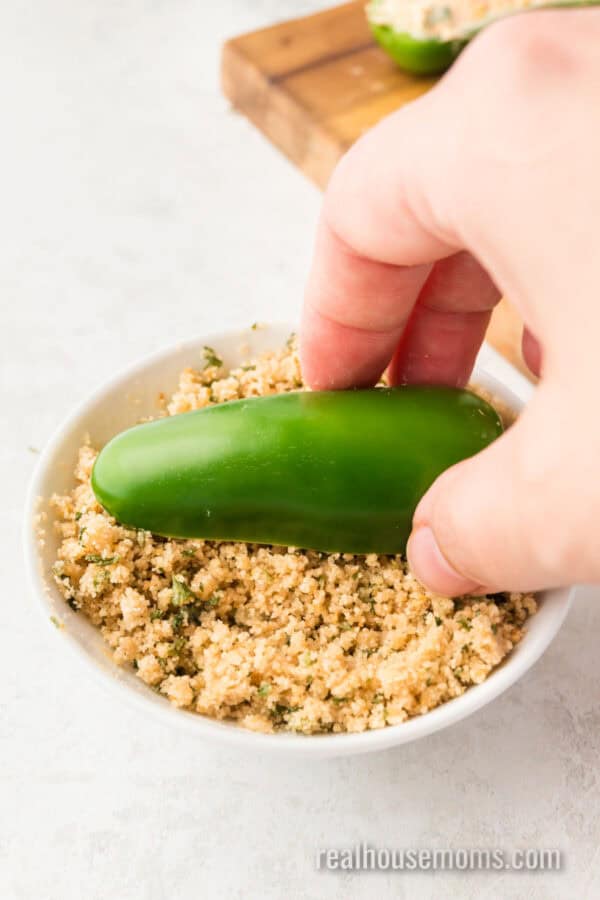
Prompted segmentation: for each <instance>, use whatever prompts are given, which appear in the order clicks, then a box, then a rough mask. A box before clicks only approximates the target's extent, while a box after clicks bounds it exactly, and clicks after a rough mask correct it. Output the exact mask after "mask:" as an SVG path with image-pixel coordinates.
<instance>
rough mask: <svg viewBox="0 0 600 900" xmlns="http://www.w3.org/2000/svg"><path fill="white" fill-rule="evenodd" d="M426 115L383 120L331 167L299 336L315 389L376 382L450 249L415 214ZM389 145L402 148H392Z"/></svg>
mask: <svg viewBox="0 0 600 900" xmlns="http://www.w3.org/2000/svg"><path fill="white" fill-rule="evenodd" d="M423 117H424V113H423V111H422V110H421V111H419V109H418V108H417V107H416V106H415V107H414V108H406V109H405V110H402V111H401V114H398V116H394V117H391V118H390V119H388V120H385V121H384V122H382V123H381V124H380V125H379V126H377V127H376V128H375V129H373V130H372V131H371V132H369V133H368V135H366V136H365V138H363V139H362V140H361V141H359V142H358V144H356V145H355V146H354V147H353V148H352V150H350V152H349V153H348V154H347V155H346V157H345V158H344V159H343V160H342V162H341V163H340V165H339V166H338V168H337V169H336V172H335V173H334V176H333V178H332V181H331V183H330V186H329V188H328V191H327V194H326V198H325V204H324V209H323V215H322V219H321V223H320V227H319V231H318V236H317V242H316V247H315V253H314V260H313V266H312V271H311V274H310V277H309V281H308V285H307V290H306V297H305V307H304V313H303V321H302V327H301V333H300V338H301V341H300V351H301V357H302V364H303V370H304V374H305V377H306V379H307V381H308V383H309V384H310V385H311V386H312V387H315V388H324V387H329V388H345V387H350V386H356V385H368V384H373V383H374V382H375V381H376V380H377V379H378V378H379V376H380V375H381V373H382V372H383V370H384V369H385V368H386V366H387V365H388V363H389V361H390V359H391V357H392V354H393V352H394V350H395V348H396V346H397V344H398V342H399V340H400V338H401V336H402V334H403V332H404V329H405V327H406V324H407V322H408V320H409V318H410V315H411V312H412V310H413V308H414V305H415V303H416V302H417V299H418V297H419V294H420V291H421V288H422V287H423V285H424V284H425V281H426V280H427V278H428V276H429V273H430V270H431V263H432V262H433V261H435V260H437V259H441V258H443V257H446V256H449V255H450V254H452V253H453V252H454V250H455V247H454V246H453V245H452V244H451V242H449V240H448V239H447V238H446V237H445V236H444V235H443V234H442V233H441V232H438V231H437V230H436V228H435V227H434V225H433V224H428V225H423V224H422V221H421V217H420V215H417V214H416V212H415V209H416V207H418V206H419V205H420V200H419V199H418V197H417V193H418V192H416V191H415V187H416V185H417V184H418V183H419V181H420V177H419V171H420V170H421V168H422V166H423V147H422V144H423V142H425V143H427V140H426V138H427V136H426V134H425V133H424V128H425V126H424V124H423V121H422V120H423ZM405 132H406V133H405ZM411 135H412V139H410V136H411ZM393 146H395V147H401V148H402V152H401V153H400V154H397V153H391V152H390V149H389V148H390V147H393ZM429 153H430V155H431V148H429ZM432 165H434V163H433V162H432Z"/></svg>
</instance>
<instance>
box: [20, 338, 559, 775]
mask: <svg viewBox="0 0 600 900" xmlns="http://www.w3.org/2000/svg"><path fill="white" fill-rule="evenodd" d="M264 329H268V330H270V332H271V333H273V332H275V333H279V332H281V333H282V334H284V333H287V334H289V333H290V332H291V331H293V330H294V327H293V326H290V325H289V324H288V323H284V322H269V323H268V324H266V325H263V324H262V323H261V330H264ZM243 335H244V336H246V335H247V330H246V329H243V328H229V329H223V330H221V331H218V332H211V333H209V334H206V335H201V336H199V337H195V338H191V339H187V340H185V341H178V342H177V343H173V344H169V345H167V346H165V347H162V348H160V349H159V350H156V351H154V352H152V353H150V354H147V355H145V356H143V357H141V358H139V359H138V360H136V361H135V362H133V363H131V364H129V365H128V366H126V367H124V368H123V369H121V370H119V371H117V372H116V373H115V374H114V375H112V376H111V377H110V378H109V379H108V380H107V381H104V382H102V383H101V384H100V385H99V386H98V387H97V388H96V389H94V390H92V392H91V393H90V394H88V396H87V397H86V398H84V399H83V400H81V401H80V402H79V403H78V404H77V405H76V406H75V407H74V409H73V410H72V411H71V412H70V413H69V414H68V415H67V416H66V417H65V418H64V419H63V421H62V422H61V423H60V424H59V425H58V427H57V428H56V429H55V430H54V432H53V433H52V435H51V437H50V438H49V440H48V441H47V443H46V445H45V447H44V449H43V450H42V452H41V454H40V456H39V458H38V460H37V464H36V466H35V469H34V471H33V473H32V476H31V479H30V482H29V486H28V490H27V496H26V500H25V506H24V519H23V526H22V538H23V550H24V557H25V567H26V570H27V573H28V581H29V585H30V589H31V593H32V594H33V596H34V597H35V600H36V604H35V605H36V608H37V610H38V612H39V613H40V614H41V615H42V617H43V618H44V620H45V622H46V626H47V627H48V628H52V630H53V633H54V634H55V635H56V634H58V635H59V636H60V637H63V638H66V644H67V645H68V647H69V649H70V651H71V652H72V653H73V654H74V655H75V656H76V657H78V658H79V659H80V660H81V661H82V662H83V663H84V668H85V670H86V671H87V673H88V675H89V676H90V677H95V680H96V682H97V683H98V684H99V685H100V686H101V687H102V688H103V689H104V690H105V691H106V692H108V693H110V694H111V695H112V696H113V697H119V698H121V699H123V700H125V702H128V703H129V704H130V705H133V706H134V707H137V708H138V709H139V710H140V711H141V712H145V713H149V714H150V715H151V716H153V717H154V719H155V720H158V721H162V723H163V724H164V725H165V726H170V725H172V726H175V727H177V728H179V729H182V730H183V731H185V732H187V733H188V734H190V735H192V736H194V737H196V738H200V739H206V740H216V741H219V742H221V743H226V744H229V745H233V746H238V747H244V748H246V749H249V748H251V749H254V750H258V751H261V752H275V753H279V754H281V753H283V754H285V755H288V756H300V757H310V756H312V757H315V758H326V757H336V756H345V755H351V754H358V753H366V752H375V751H379V750H384V749H388V748H390V747H392V746H396V745H400V744H405V743H411V742H412V741H415V740H419V739H420V738H423V737H426V736H428V735H430V734H433V733H434V732H436V731H440V730H442V729H444V728H446V727H448V726H450V725H453V724H455V723H457V722H459V721H461V720H462V719H464V718H466V717H467V716H470V715H471V714H472V713H474V712H476V711H477V710H478V709H481V708H482V707H483V706H486V705H487V704H488V703H490V702H491V701H492V700H494V699H496V698H497V697H498V696H500V694H502V693H504V691H505V690H507V689H508V688H509V687H510V686H511V685H513V684H514V683H516V682H517V681H518V680H519V679H520V678H521V677H522V676H523V675H524V674H525V672H527V671H528V669H530V668H531V667H532V666H533V665H534V664H535V663H536V662H537V661H538V659H539V658H540V657H541V656H542V654H543V653H544V652H545V650H546V649H547V648H548V646H549V645H550V644H551V642H552V641H553V639H554V638H555V636H556V634H557V633H558V631H559V630H560V628H561V627H562V625H563V623H564V620H565V618H566V616H567V614H568V612H569V609H570V607H571V604H572V600H573V595H574V592H575V586H570V587H566V588H559V589H556V590H554V591H548V592H541V593H542V594H544V595H545V597H544V604H547V603H550V604H551V605H552V607H553V609H552V610H551V616H550V618H549V621H548V622H546V623H545V628H544V629H543V631H542V632H540V633H536V634H535V635H532V634H531V633H529V635H528V637H529V641H528V644H527V647H526V648H524V649H523V651H522V652H521V654H520V655H514V656H513V654H512V653H511V654H509V656H508V657H507V658H506V660H505V661H503V662H502V663H501V664H500V666H498V667H497V668H496V669H494V670H493V671H492V672H491V673H490V675H489V676H488V678H487V679H486V680H485V681H483V682H482V683H481V684H479V685H474V686H472V687H470V688H469V689H468V690H467V691H465V693H464V694H461V695H460V696H459V697H456V698H454V699H452V700H449V701H447V702H446V703H443V704H441V705H440V706H438V707H436V708H435V709H433V710H431V711H429V712H427V713H424V714H422V715H420V716H415V717H413V718H411V719H408V720H407V721H406V722H402V723H400V724H398V725H388V726H386V727H385V728H381V729H373V730H368V731H364V732H359V733H348V732H343V733H339V734H323V735H301V734H290V733H287V732H284V733H282V732H276V733H268V734H265V733H262V732H255V731H251V730H250V729H245V728H242V727H241V726H239V725H237V724H235V723H231V722H226V721H224V722H223V721H218V720H215V719H212V718H209V717H207V716H203V715H200V714H198V713H193V712H190V711H186V710H182V709H178V708H176V707H174V706H173V705H172V704H171V703H170V702H169V701H168V700H167V699H166V698H163V697H157V695H156V694H155V693H154V692H153V691H151V690H150V688H148V687H147V686H146V685H144V686H143V690H142V691H140V692H137V691H134V690H132V689H131V687H130V685H129V684H128V683H127V681H126V680H125V678H124V677H123V670H122V669H121V668H120V667H119V666H118V665H117V664H116V663H114V662H113V661H112V660H110V664H109V666H106V667H105V666H101V665H99V663H98V661H97V660H96V659H94V658H93V656H92V655H91V653H90V652H89V651H88V650H87V649H86V647H85V646H84V644H83V642H82V641H81V639H80V638H78V637H77V636H76V635H75V634H74V633H73V632H72V631H71V630H70V629H68V628H64V627H61V628H60V629H56V628H55V627H54V626H53V625H52V624H51V617H50V615H49V614H50V613H52V612H53V611H54V610H53V606H52V605H51V597H50V593H51V584H50V582H49V579H48V578H47V572H46V573H45V572H44V567H43V561H42V558H41V554H40V552H39V544H38V535H37V531H36V528H35V525H34V523H35V518H36V514H37V512H38V505H39V499H40V496H41V484H42V481H43V480H44V477H45V475H46V473H47V471H48V469H49V466H50V463H51V461H52V459H53V457H54V456H55V454H56V452H57V451H58V450H59V448H60V446H61V444H62V442H63V440H64V439H65V436H66V435H68V433H69V432H70V431H71V430H72V429H73V428H74V427H76V426H77V423H78V422H79V420H80V419H81V418H82V417H84V416H85V415H86V413H87V412H88V411H89V410H90V408H92V407H93V406H94V405H96V404H97V403H100V402H101V401H102V400H103V399H105V398H106V397H107V396H109V395H111V394H112V393H114V391H115V390H116V389H118V388H119V387H120V386H123V385H124V384H126V383H127V382H130V381H131V380H132V379H134V378H136V377H139V376H140V375H143V374H144V373H145V372H147V371H148V370H149V369H151V368H152V367H154V366H156V365H158V364H160V363H163V362H165V361H167V360H168V359H169V358H170V357H173V356H175V355H176V354H181V353H185V352H186V351H189V352H190V356H192V357H193V353H194V352H195V351H197V350H198V347H201V346H204V345H206V344H208V345H210V346H218V344H219V342H220V341H230V340H232V339H233V338H237V339H239V338H240V336H243ZM485 354H486V355H487V356H488V359H489V360H491V361H492V362H493V367H494V368H496V369H498V370H499V372H500V375H499V376H496V375H493V374H490V373H489V372H486V371H485V369H486V364H485V363H484V365H483V373H484V374H485V377H487V378H488V379H491V380H492V381H494V382H496V383H497V384H498V385H499V386H500V387H501V388H502V391H503V392H504V394H510V395H511V396H512V397H513V400H514V401H515V403H516V405H522V401H523V397H522V395H523V393H525V394H526V393H529V391H530V390H531V385H530V384H529V382H528V381H527V380H526V379H525V378H524V376H522V375H521V374H520V373H519V372H517V370H516V369H515V368H514V367H513V366H512V365H511V364H510V363H509V362H507V361H506V360H505V359H504V357H502V356H500V355H499V354H498V353H496V351H495V350H493V348H491V347H489V346H487V345H486V346H485ZM488 366H489V363H488ZM507 376H510V378H511V380H512V381H513V382H516V383H517V389H518V393H517V394H515V393H514V391H513V390H512V388H511V387H509V386H507V385H506V384H504V381H503V378H504V377H507ZM61 600H62V598H61ZM62 602H64V601H62ZM538 614H539V613H536V615H538ZM107 654H108V650H107Z"/></svg>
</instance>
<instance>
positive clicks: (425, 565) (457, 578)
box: [406, 525, 479, 597]
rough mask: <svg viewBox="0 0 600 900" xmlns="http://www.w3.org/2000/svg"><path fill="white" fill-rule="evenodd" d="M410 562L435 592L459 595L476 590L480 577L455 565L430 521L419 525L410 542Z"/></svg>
mask: <svg viewBox="0 0 600 900" xmlns="http://www.w3.org/2000/svg"><path fill="white" fill-rule="evenodd" d="M406 555H407V558H408V564H409V566H410V568H411V570H412V572H413V575H415V576H416V577H417V578H418V579H419V581H420V582H421V583H422V584H424V585H425V587H426V588H428V589H429V590H430V591H433V593H435V594H442V595H443V596H445V597H458V596H460V595H461V594H469V593H471V592H472V591H475V590H476V589H477V588H478V587H479V585H478V584H477V582H476V581H471V580H470V579H469V578H465V576H464V575H461V574H460V572H457V571H456V570H455V569H453V568H452V566H451V565H450V563H449V562H448V560H447V559H446V557H445V556H444V554H443V553H442V551H441V550H440V548H439V546H438V543H437V541H436V539H435V536H434V534H433V531H432V530H431V528H429V526H428V525H421V526H419V527H418V528H416V529H415V530H414V531H413V532H412V534H411V536H410V537H409V539H408V544H407V545H406Z"/></svg>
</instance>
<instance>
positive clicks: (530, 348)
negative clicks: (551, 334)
mask: <svg viewBox="0 0 600 900" xmlns="http://www.w3.org/2000/svg"><path fill="white" fill-rule="evenodd" d="M521 352H522V354H523V359H524V360H525V363H526V364H527V367H528V369H529V371H530V372H531V373H532V374H533V375H536V376H537V377H538V378H539V377H540V375H541V373H542V348H541V347H540V343H539V341H538V340H537V338H535V337H534V336H533V334H532V333H531V331H529V329H528V328H524V329H523V338H522V340H521Z"/></svg>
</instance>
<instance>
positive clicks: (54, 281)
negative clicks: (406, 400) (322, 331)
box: [0, 0, 600, 900]
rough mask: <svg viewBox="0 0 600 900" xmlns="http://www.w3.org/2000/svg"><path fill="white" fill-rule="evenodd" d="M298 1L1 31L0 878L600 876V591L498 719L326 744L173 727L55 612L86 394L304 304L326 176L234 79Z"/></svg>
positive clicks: (159, 893) (3, 886) (486, 889)
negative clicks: (71, 452)
mask: <svg viewBox="0 0 600 900" xmlns="http://www.w3.org/2000/svg"><path fill="white" fill-rule="evenodd" d="M320 5H323V4H322V3H321V4H320V3H317V2H311V0H304V2H300V0H298V2H292V0H254V2H251V0H219V2H215V3H214V7H216V9H213V8H212V6H213V4H209V3H205V2H202V0H121V2H117V0H53V2H51V0H37V2H25V0H21V2H19V3H8V2H7V3H4V4H3V5H2V6H3V9H2V13H1V24H0V112H1V118H0V123H1V125H0V127H1V129H2V130H1V139H0V140H1V143H0V161H1V166H0V227H1V234H0V239H1V240H0V308H1V310H2V312H1V316H2V328H1V330H0V350H1V359H0V378H1V382H0V384H1V392H2V393H1V399H2V402H1V404H0V462H1V465H0V479H1V480H2V502H1V503H0V523H1V524H0V528H1V531H2V543H1V545H0V554H1V556H0V580H1V581H0V584H1V589H0V608H1V619H0V621H1V628H2V641H1V652H0V675H1V678H0V792H1V796H0V897H1V898H2V900H17V898H19V900H21V898H24V900H71V898H73V900H79V898H85V900H96V898H102V900H104V898H111V900H130V898H132V900H133V898H135V900H138V898H139V900H163V898H178V900H188V898H189V900H192V898H194V900H196V898H200V897H211V898H212V897H215V898H238V897H239V898H254V897H256V898H267V900H268V898H281V897H286V898H288V900H295V898H305V897H310V898H313V897H319V898H320V897H324V898H340V900H342V898H344V900H345V898H347V897H357V898H363V897H365V898H366V897H371V896H373V895H375V894H378V895H379V896H381V897H398V898H403V897H407V898H440V897H444V898H453V897H460V898H471V897H472V898H475V897H477V898H494V900H496V898H499V897H502V898H512V897H514V898H522V897H532V898H540V900H541V898H554V897H557V898H565V900H571V898H574V897H578V898H579V897H582V898H584V897H585V898H588V897H590V898H591V897H594V896H596V897H597V896H600V850H599V849H598V844H599V836H600V834H599V833H600V812H599V799H600V789H599V786H598V782H597V774H598V757H599V754H598V743H599V738H600V707H599V697H600V690H599V689H600V661H599V655H598V652H597V646H598V635H599V633H600V605H599V603H598V600H599V597H598V593H597V592H592V591H587V592H585V593H583V594H582V595H581V597H580V599H579V601H578V602H577V604H576V607H575V609H574V610H573V612H572V614H571V616H570V618H569V620H568V622H567V624H566V626H565V627H564V629H563V631H562V633H561V634H560V635H559V637H558V638H557V640H556V641H555V643H554V645H553V646H552V647H551V649H550V650H549V651H548V652H547V653H546V655H545V657H544V658H543V660H542V661H541V662H540V663H539V664H538V665H537V666H536V668H535V669H534V670H533V671H532V672H530V673H529V674H528V675H527V676H526V677H525V678H524V679H523V680H522V682H520V683H519V684H518V685H516V686H515V687H514V688H513V689H512V690H511V691H509V693H508V694H506V695H505V696H503V697H502V698H501V699H500V700H498V701H497V702H495V703H494V704H492V706H491V707H488V708H487V709H485V710H484V711H482V712H480V713H479V714H477V715H476V716H474V717H473V718H471V719H469V720H468V721H466V722H463V723H461V724H459V725H457V726H455V727H454V728H452V729H450V730H448V731H446V732H443V733H441V734H438V735H436V736H434V737H432V738H429V739H426V740H425V741H423V742H421V743H419V744H415V745H412V746H408V747H404V748H399V749H398V750H395V751H390V752H386V753H382V754H378V755H375V756H372V757H359V758H355V759H348V760H342V761H329V762H327V761H325V762H318V763H311V764H310V765H308V764H303V763H301V762H289V763H282V762H276V761H273V760H272V759H264V758H255V757H252V756H249V755H247V754H245V755H241V754H239V753H236V752H234V751H231V750H223V749H222V748H219V747H217V748H215V747H211V746H205V745H203V744H201V743H197V742H194V741H192V740H190V739H189V737H186V736H184V735H180V734H177V733H171V732H170V731H167V730H165V729H164V728H163V727H162V726H160V725H157V724H156V723H155V722H153V721H147V720H146V719H145V717H144V716H143V714H141V713H140V712H137V711H132V710H131V709H129V708H126V707H122V706H114V705H113V702H112V701H111V699H109V698H108V697H107V696H105V695H104V694H103V693H101V692H100V691H99V689H98V688H97V687H96V686H95V685H92V684H91V683H90V682H88V680H87V677H86V676H84V674H83V673H82V672H81V671H80V669H79V667H78V664H77V661H76V660H75V659H72V658H71V657H70V656H68V657H66V658H65V657H63V655H62V654H61V647H60V641H59V640H56V639H55V638H54V635H53V634H52V633H51V631H50V630H49V629H47V627H46V625H45V623H43V622H42V621H41V620H40V619H39V618H38V617H37V613H36V611H35V609H34V607H33V604H32V601H31V598H30V597H29V595H28V590H27V583H26V579H25V577H24V574H23V570H22V564H21V551H20V546H19V544H20V541H19V529H20V518H21V508H22V501H23V494H24V490H25V486H26V482H27V479H28V476H29V474H30V472H31V470H32V468H33V466H34V464H35V453H34V452H32V451H31V450H30V449H28V448H29V447H33V448H39V447H41V446H43V444H44V442H45V440H46V439H47V438H48V436H49V434H50V432H51V431H52V430H53V429H54V427H55V426H56V424H57V423H58V422H59V421H60V419H61V418H62V417H63V416H64V415H65V414H66V413H67V411H68V410H69V409H70V407H71V406H72V405H73V404H74V403H75V402H76V401H79V400H80V399H82V398H84V397H85V396H86V394H87V392H88V391H89V390H90V389H91V388H92V387H93V386H95V385H97V384H98V383H99V382H101V381H102V380H103V379H105V378H106V377H107V376H109V375H110V374H112V372H113V371H114V370H115V369H119V368H121V367H123V366H124V365H126V364H128V363H129V362H130V361H131V360H133V359H135V358H137V357H139V356H141V355H143V354H145V353H146V352H148V351H151V350H153V349H155V348H156V347H159V346H161V345H163V344H164V343H166V342H173V341H176V340H177V339H179V338H182V337H186V336H189V335H192V334H194V333H202V332H203V331H206V330H212V329H218V328H222V327H226V326H229V325H231V326H236V325H239V324H240V323H242V324H247V323H250V322H252V321H254V320H257V319H258V320H261V319H262V320H266V319H269V318H278V319H284V318H285V319H295V318H296V317H297V314H298V310H299V304H300V300H301V295H302V286H303V279H304V277H305V273H306V268H307V264H308V259H309V255H310V248H311V242H312V234H313V226H314V222H315V219H316V215H317V212H318V206H319V195H318V193H317V191H316V190H315V189H314V188H313V187H312V186H311V185H310V184H309V183H307V182H306V181H305V180H304V178H303V176H302V175H300V174H299V173H298V172H296V171H295V170H294V169H293V168H292V167H291V166H290V165H289V164H288V163H287V162H286V161H285V160H284V159H283V158H282V157H280V156H279V155H278V154H277V152H276V151H275V150H273V149H272V148H271V147H270V146H269V145H268V144H267V143H266V142H265V140H264V139H263V138H262V137H261V136H260V135H259V134H258V133H256V132H255V131H254V130H253V129H252V128H251V127H250V126H249V125H248V124H247V123H246V122H245V121H244V120H243V119H242V118H240V117H239V116H237V115H235V114H233V113H231V112H230V111H229V109H228V108H227V105H226V103H225V102H224V100H223V99H222V98H221V96H220V94H219V89H218V77H217V70H218V54H219V44H220V42H221V40H222V39H223V38H225V37H226V36H228V35H231V34H234V33H237V32H241V31H244V30H247V29H248V28H251V27H257V26H259V25H262V24H266V23H268V22H270V21H272V20H275V19H276V18H285V17H288V16H289V15H292V14H298V15H299V14H302V13H304V12H308V11H310V10H312V9H316V8H318V7H319V6H320ZM360 841H367V842H370V843H372V844H374V845H379V846H388V847H415V846H417V847H418V846H421V847H429V846H454V847H468V846H498V847H503V848H506V849H512V848H520V847H526V846H532V847H542V846H544V847H558V848H560V849H561V850H562V851H563V852H564V854H565V857H566V865H567V868H566V870H565V871H564V872H562V873H560V874H558V875H557V874H554V875H540V874H537V875H536V874H529V875H508V874H502V875H500V876H498V875H494V874H459V873H456V874H450V875H449V874H437V875H432V874H428V873H422V874H420V875H411V876H407V875H400V874H392V873H388V874H366V875H345V876H341V875H336V874H324V873H318V872H316V871H315V868H314V854H315V851H316V849H317V848H318V847H321V846H328V845H333V846H338V847H340V846H346V845H352V844H355V843H358V842H360Z"/></svg>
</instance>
